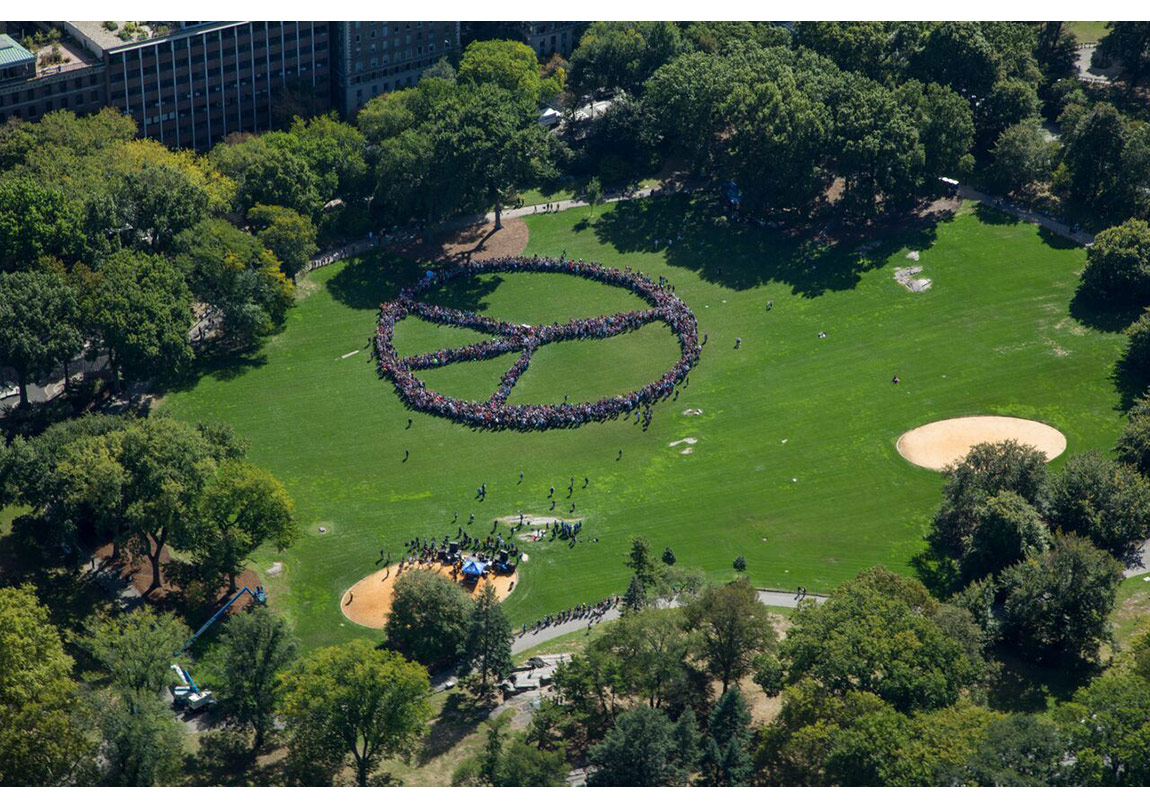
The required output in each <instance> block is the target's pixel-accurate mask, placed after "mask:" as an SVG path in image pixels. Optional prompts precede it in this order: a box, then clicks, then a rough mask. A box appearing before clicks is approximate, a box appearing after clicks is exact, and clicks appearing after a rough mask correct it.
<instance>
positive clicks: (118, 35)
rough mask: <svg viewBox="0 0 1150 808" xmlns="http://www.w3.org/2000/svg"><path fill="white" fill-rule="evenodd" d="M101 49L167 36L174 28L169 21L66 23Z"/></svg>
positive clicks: (90, 21) (89, 21) (74, 21)
mask: <svg viewBox="0 0 1150 808" xmlns="http://www.w3.org/2000/svg"><path fill="white" fill-rule="evenodd" d="M67 24H68V25H69V26H72V27H73V28H74V29H75V30H76V32H77V33H79V34H81V35H82V36H83V37H85V38H87V39H88V40H89V41H90V42H92V43H93V44H94V45H96V46H97V47H98V48H100V49H101V50H105V51H106V50H111V49H112V48H119V47H122V46H124V45H130V44H131V43H133V42H142V41H144V40H146V39H151V38H152V37H157V36H167V35H168V34H170V33H171V32H172V31H173V30H174V29H175V28H176V25H175V23H171V22H140V21H136V20H106V21H103V22H100V21H96V20H87V21H76V20H69V21H68V23H67Z"/></svg>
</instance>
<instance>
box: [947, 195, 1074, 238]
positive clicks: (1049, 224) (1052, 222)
mask: <svg viewBox="0 0 1150 808" xmlns="http://www.w3.org/2000/svg"><path fill="white" fill-rule="evenodd" d="M958 195H959V196H961V197H962V198H963V199H973V200H974V201H975V202H982V203H983V204H986V205H990V206H991V207H993V208H995V209H997V210H1001V211H1002V212H1004V213H1008V214H1010V215H1011V216H1014V217H1016V218H1019V219H1022V220H1023V221H1026V222H1030V223H1031V224H1036V225H1038V226H1040V227H1045V228H1046V229H1047V230H1049V231H1050V232H1051V233H1057V234H1058V235H1060V236H1062V237H1063V238H1068V239H1070V240H1071V241H1076V242H1078V243H1079V244H1081V245H1083V246H1084V247H1088V246H1090V245H1091V244H1093V243H1094V234H1093V233H1087V232H1086V231H1085V230H1077V231H1075V230H1073V229H1072V228H1071V226H1070V225H1068V224H1066V223H1065V222H1060V221H1058V220H1057V219H1055V218H1052V217H1050V216H1047V215H1046V214H1045V213H1039V212H1038V211H1035V210H1030V209H1029V208H1024V207H1022V206H1021V205H1016V204H1014V203H1013V202H1010V201H1008V200H1006V199H1003V198H1002V197H1000V196H994V195H993V194H987V193H983V192H982V191H979V190H977V189H975V188H971V187H970V186H969V185H959V186H958Z"/></svg>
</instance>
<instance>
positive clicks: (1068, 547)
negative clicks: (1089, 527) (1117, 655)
mask: <svg viewBox="0 0 1150 808" xmlns="http://www.w3.org/2000/svg"><path fill="white" fill-rule="evenodd" d="M1121 582H1122V565H1121V564H1119V563H1118V562H1117V561H1115V560H1114V559H1113V558H1112V557H1111V556H1110V555H1109V554H1107V553H1106V552H1104V551H1102V550H1099V549H1097V548H1095V547H1093V546H1092V545H1091V544H1090V543H1089V542H1088V541H1084V540H1082V539H1077V538H1071V537H1064V538H1061V539H1059V540H1058V541H1056V542H1055V543H1054V546H1053V547H1052V548H1051V549H1050V551H1048V552H1046V553H1042V554H1041V555H1033V556H1030V557H1028V558H1026V559H1024V560H1022V561H1019V562H1018V563H1017V564H1015V565H1014V566H1011V567H1008V568H1007V569H1006V570H1004V571H1003V573H1002V575H1001V577H1000V585H1001V588H1002V591H1003V595H1002V618H1001V619H1002V628H1001V631H1002V635H1003V637H1004V639H1006V640H1007V641H1008V642H1009V643H1010V644H1011V645H1012V646H1013V647H1015V648H1017V649H1019V650H1020V651H1021V652H1022V654H1023V655H1025V656H1029V657H1031V658H1036V659H1041V660H1053V661H1056V662H1071V663H1073V662H1076V661H1078V660H1079V659H1093V658H1094V657H1095V656H1096V655H1097V653H1098V648H1099V646H1100V645H1101V644H1102V642H1103V641H1104V640H1106V639H1107V638H1108V637H1109V631H1110V628H1109V619H1110V612H1111V611H1112V610H1113V608H1114V601H1115V598H1116V596H1117V594H1118V584H1120V583H1121Z"/></svg>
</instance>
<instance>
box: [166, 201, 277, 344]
mask: <svg viewBox="0 0 1150 808" xmlns="http://www.w3.org/2000/svg"><path fill="white" fill-rule="evenodd" d="M175 249H176V253H177V257H176V259H175V262H174V263H175V266H176V267H178V268H179V270H180V272H182V273H183V275H184V277H185V278H186V280H187V283H188V286H189V288H190V289H191V290H192V291H193V292H194V293H195V295H196V297H197V298H198V299H199V300H202V301H203V302H205V303H209V304H211V305H213V306H215V307H216V308H218V309H219V311H220V312H221V314H222V316H223V330H224V336H225V339H228V340H230V341H232V342H233V343H235V344H237V345H239V346H244V347H246V346H249V345H251V344H252V343H253V342H254V340H255V339H256V338H257V337H259V336H261V335H263V334H266V333H268V332H269V331H270V330H271V329H273V328H274V327H275V326H277V325H278V324H279V323H280V322H282V320H283V317H284V314H285V313H286V312H287V309H288V307H289V306H290V305H291V303H292V296H293V293H294V286H293V285H292V282H291V281H289V280H288V279H287V278H286V277H285V276H284V273H283V272H282V271H281V269H280V262H279V261H278V260H276V257H275V255H274V254H273V253H272V252H271V251H270V250H269V249H267V248H266V247H265V246H264V245H263V243H261V241H260V240H259V239H258V238H256V237H255V236H252V235H251V234H249V233H245V232H244V231H242V230H239V229H238V228H236V227H233V226H232V225H230V224H228V223H227V222H225V221H224V220H223V219H207V220H205V221H203V222H201V223H200V224H199V225H197V226H195V227H193V228H191V229H190V230H187V231H185V232H184V233H181V234H180V236H179V237H178V238H177V239H176V245H175Z"/></svg>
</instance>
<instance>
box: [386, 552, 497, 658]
mask: <svg viewBox="0 0 1150 808" xmlns="http://www.w3.org/2000/svg"><path fill="white" fill-rule="evenodd" d="M473 608H474V607H473V605H472V603H471V600H470V598H468V597H467V594H466V593H465V592H464V591H463V590H462V589H461V588H460V587H459V585H458V584H456V583H455V582H454V581H451V580H449V579H447V578H445V577H443V576H442V575H437V574H435V573H434V572H429V571H428V570H409V571H407V572H404V573H402V574H400V576H399V580H398V581H396V582H395V595H394V597H393V598H392V601H391V613H390V614H388V616H387V642H388V644H389V645H390V646H391V647H392V648H394V649H395V650H396V651H399V652H400V653H401V654H403V655H404V656H406V657H408V658H410V659H414V660H415V661H416V662H420V663H422V664H424V665H451V664H454V663H455V662H457V661H458V660H459V658H460V656H461V655H462V654H463V652H464V650H465V647H466V642H467V634H468V628H469V625H470V618H471V616H472V610H473ZM492 660H493V661H494V656H493V657H492Z"/></svg>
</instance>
